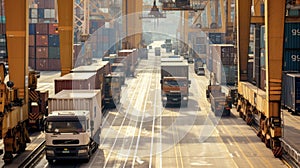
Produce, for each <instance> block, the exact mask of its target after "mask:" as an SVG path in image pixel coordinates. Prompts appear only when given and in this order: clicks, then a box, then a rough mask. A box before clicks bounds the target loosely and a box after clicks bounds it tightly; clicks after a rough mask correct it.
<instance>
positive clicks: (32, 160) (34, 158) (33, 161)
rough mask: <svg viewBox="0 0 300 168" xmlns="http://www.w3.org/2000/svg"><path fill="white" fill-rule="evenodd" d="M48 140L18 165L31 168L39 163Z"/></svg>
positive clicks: (19, 167) (21, 167)
mask: <svg viewBox="0 0 300 168" xmlns="http://www.w3.org/2000/svg"><path fill="white" fill-rule="evenodd" d="M45 143H46V141H45V140H44V141H42V142H41V143H40V144H39V145H38V146H37V147H36V148H35V149H34V150H33V151H32V152H31V153H30V154H29V155H28V156H27V157H26V158H25V159H24V160H23V162H22V163H21V164H20V165H19V166H18V168H29V167H32V166H33V165H34V164H36V163H37V161H38V159H39V158H40V156H41V155H42V153H43V152H44V150H45Z"/></svg>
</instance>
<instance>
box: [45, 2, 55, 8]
mask: <svg viewBox="0 0 300 168" xmlns="http://www.w3.org/2000/svg"><path fill="white" fill-rule="evenodd" d="M44 1H45V4H44V8H46V9H54V0H44Z"/></svg>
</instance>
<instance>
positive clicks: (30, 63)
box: [29, 58, 35, 69]
mask: <svg viewBox="0 0 300 168" xmlns="http://www.w3.org/2000/svg"><path fill="white" fill-rule="evenodd" d="M29 66H30V68H32V69H35V59H34V58H30V59H29Z"/></svg>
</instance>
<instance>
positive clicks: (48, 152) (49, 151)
mask: <svg viewBox="0 0 300 168" xmlns="http://www.w3.org/2000/svg"><path fill="white" fill-rule="evenodd" d="M46 155H48V156H50V155H51V156H53V155H54V151H53V150H46Z"/></svg>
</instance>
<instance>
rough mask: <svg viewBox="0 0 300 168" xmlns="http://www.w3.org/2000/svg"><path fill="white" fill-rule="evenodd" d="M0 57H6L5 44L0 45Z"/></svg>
mask: <svg viewBox="0 0 300 168" xmlns="http://www.w3.org/2000/svg"><path fill="white" fill-rule="evenodd" d="M0 58H7V49H6V46H0Z"/></svg>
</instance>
